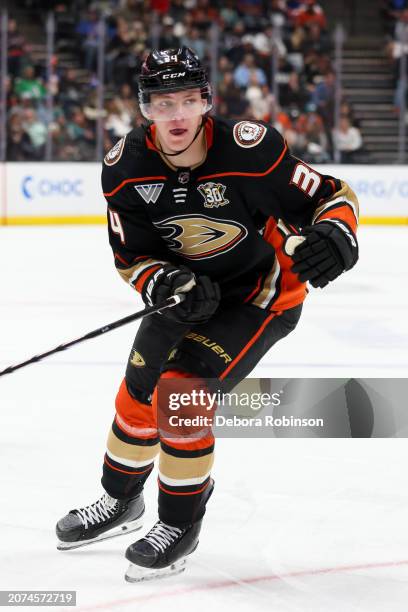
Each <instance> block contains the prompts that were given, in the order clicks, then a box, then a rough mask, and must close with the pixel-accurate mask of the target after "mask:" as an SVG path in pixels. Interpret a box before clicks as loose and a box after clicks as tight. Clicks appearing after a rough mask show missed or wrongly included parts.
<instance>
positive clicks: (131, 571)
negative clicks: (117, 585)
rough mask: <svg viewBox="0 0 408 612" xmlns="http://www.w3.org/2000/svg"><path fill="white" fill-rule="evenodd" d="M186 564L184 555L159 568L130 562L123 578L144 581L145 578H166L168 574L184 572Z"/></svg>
mask: <svg viewBox="0 0 408 612" xmlns="http://www.w3.org/2000/svg"><path fill="white" fill-rule="evenodd" d="M186 564H187V558H186V557H184V558H183V559H179V560H178V561H175V563H172V564H171V565H169V566H168V567H163V568H161V569H154V568H149V567H141V566H140V565H135V564H134V563H131V564H130V565H129V567H128V570H127V572H126V574H125V580H126V581H127V582H145V581H146V580H158V579H160V578H167V577H168V576H177V574H181V573H182V572H184V570H185V569H186Z"/></svg>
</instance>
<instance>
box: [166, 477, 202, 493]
mask: <svg viewBox="0 0 408 612" xmlns="http://www.w3.org/2000/svg"><path fill="white" fill-rule="evenodd" d="M158 483H159V489H161V490H162V491H164V492H165V493H168V495H197V494H198V493H202V492H203V491H204V490H205V489H206V488H207V487H208V485H209V483H210V480H209V481H208V482H207V484H205V485H204V486H203V488H202V489H199V490H198V491H192V492H191V493H181V492H180V493H175V492H174V491H169V490H168V489H165V488H164V487H163V485H162V484H161V482H160V480H158Z"/></svg>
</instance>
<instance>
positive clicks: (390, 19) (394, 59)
mask: <svg viewBox="0 0 408 612" xmlns="http://www.w3.org/2000/svg"><path fill="white" fill-rule="evenodd" d="M382 14H383V23H384V29H385V33H386V37H387V47H386V52H387V55H388V57H389V58H390V60H391V63H392V74H393V77H394V86H395V100H394V103H395V107H396V108H397V109H400V108H401V106H402V98H403V96H405V102H406V103H408V89H406V88H405V86H404V82H403V80H402V79H401V62H402V59H403V56H405V74H406V76H407V77H408V0H384V2H383V10H382Z"/></svg>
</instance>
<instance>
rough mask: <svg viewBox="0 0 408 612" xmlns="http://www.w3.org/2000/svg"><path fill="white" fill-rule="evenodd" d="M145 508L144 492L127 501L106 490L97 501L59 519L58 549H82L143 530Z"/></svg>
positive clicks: (57, 528) (57, 530)
mask: <svg viewBox="0 0 408 612" xmlns="http://www.w3.org/2000/svg"><path fill="white" fill-rule="evenodd" d="M144 510H145V506H144V501H143V493H139V495H137V496H136V497H133V498H132V499H127V500H120V499H115V498H114V497H110V495H108V494H107V493H104V495H102V497H101V498H100V499H98V500H97V501H96V502H95V503H93V504H91V505H90V506H86V507H85V508H78V509H76V510H71V511H70V512H69V513H68V514H67V515H66V516H64V517H63V518H62V519H61V520H59V521H58V523H57V526H56V532H57V537H58V545H57V548H58V550H70V549H72V548H79V547H80V546H86V545H87V544H93V542H100V541H102V540H107V539H109V538H115V537H116V536H120V535H125V534H127V533H129V532H131V531H136V530H137V529H141V528H142V526H143V514H144Z"/></svg>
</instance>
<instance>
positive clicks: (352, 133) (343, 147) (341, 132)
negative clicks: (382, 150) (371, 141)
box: [333, 116, 363, 164]
mask: <svg viewBox="0 0 408 612" xmlns="http://www.w3.org/2000/svg"><path fill="white" fill-rule="evenodd" d="M333 142H334V144H335V146H337V148H338V150H339V151H340V161H341V163H342V164H351V163H353V162H354V161H355V154H356V153H357V152H358V151H360V150H361V148H362V145H363V139H362V137H361V133H360V130H359V129H358V128H357V127H355V126H352V125H351V123H350V119H349V118H348V117H344V116H343V117H341V118H340V124H339V129H338V130H337V129H334V130H333Z"/></svg>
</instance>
